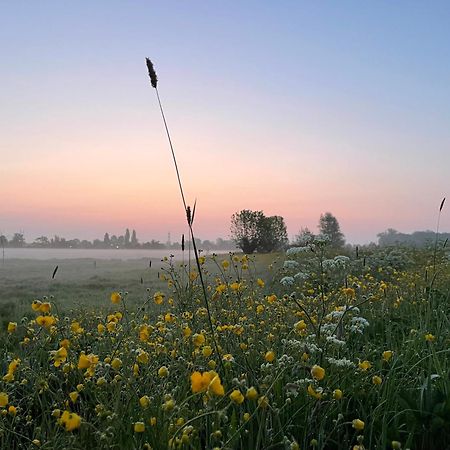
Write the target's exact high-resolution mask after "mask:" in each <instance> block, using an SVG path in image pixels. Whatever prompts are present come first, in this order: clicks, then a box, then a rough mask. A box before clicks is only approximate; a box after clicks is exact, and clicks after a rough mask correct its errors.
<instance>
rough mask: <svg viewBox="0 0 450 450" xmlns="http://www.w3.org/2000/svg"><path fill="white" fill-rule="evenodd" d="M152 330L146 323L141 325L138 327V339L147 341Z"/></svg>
mask: <svg viewBox="0 0 450 450" xmlns="http://www.w3.org/2000/svg"><path fill="white" fill-rule="evenodd" d="M151 332H152V330H151V329H150V328H149V327H148V326H147V325H141V326H140V328H139V339H140V340H141V341H142V342H147V341H148V339H149V337H150V334H151Z"/></svg>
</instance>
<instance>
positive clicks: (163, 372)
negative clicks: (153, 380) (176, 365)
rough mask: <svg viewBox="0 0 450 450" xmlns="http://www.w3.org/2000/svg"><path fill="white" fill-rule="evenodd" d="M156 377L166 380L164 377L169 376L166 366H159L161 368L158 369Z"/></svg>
mask: <svg viewBox="0 0 450 450" xmlns="http://www.w3.org/2000/svg"><path fill="white" fill-rule="evenodd" d="M158 375H159V376H160V377H161V378H166V377H168V376H169V369H168V368H167V367H166V366H161V367H160V368H159V369H158Z"/></svg>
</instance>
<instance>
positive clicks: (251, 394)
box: [245, 386, 258, 400]
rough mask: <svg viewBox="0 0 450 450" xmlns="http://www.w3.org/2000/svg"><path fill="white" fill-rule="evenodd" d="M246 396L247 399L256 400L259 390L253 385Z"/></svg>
mask: <svg viewBox="0 0 450 450" xmlns="http://www.w3.org/2000/svg"><path fill="white" fill-rule="evenodd" d="M245 397H246V398H247V400H256V399H257V398H258V391H257V390H256V388H254V387H253V386H252V387H250V388H248V389H247V392H246V394H245Z"/></svg>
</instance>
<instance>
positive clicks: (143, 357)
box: [136, 350, 150, 364]
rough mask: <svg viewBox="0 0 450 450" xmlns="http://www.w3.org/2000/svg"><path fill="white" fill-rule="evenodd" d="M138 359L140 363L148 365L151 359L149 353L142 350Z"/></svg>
mask: <svg viewBox="0 0 450 450" xmlns="http://www.w3.org/2000/svg"><path fill="white" fill-rule="evenodd" d="M136 359H137V361H138V363H141V364H148V362H149V360H150V357H149V356H148V353H147V352H145V351H144V350H140V351H139V353H138V355H137V358H136Z"/></svg>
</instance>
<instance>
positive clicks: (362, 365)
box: [358, 360, 372, 371]
mask: <svg viewBox="0 0 450 450" xmlns="http://www.w3.org/2000/svg"><path fill="white" fill-rule="evenodd" d="M358 367H359V368H360V369H361V370H364V371H366V370H368V369H370V368H371V367H372V364H371V363H370V362H369V361H367V360H366V361H360V362H359V363H358Z"/></svg>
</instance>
